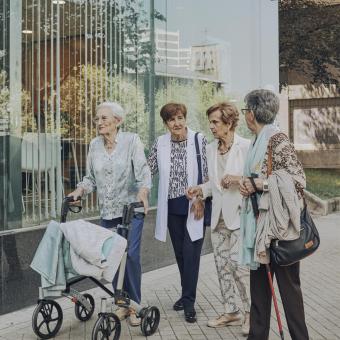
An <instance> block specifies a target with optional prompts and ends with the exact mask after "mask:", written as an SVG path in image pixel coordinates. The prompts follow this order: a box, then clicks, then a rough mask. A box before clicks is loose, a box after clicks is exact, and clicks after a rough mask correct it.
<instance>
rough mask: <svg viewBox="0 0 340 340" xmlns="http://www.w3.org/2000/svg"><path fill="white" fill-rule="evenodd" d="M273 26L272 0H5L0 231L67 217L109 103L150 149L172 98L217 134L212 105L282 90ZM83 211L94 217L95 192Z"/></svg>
mask: <svg viewBox="0 0 340 340" xmlns="http://www.w3.org/2000/svg"><path fill="white" fill-rule="evenodd" d="M277 24H278V23H277V1H270V0H268V1H267V0H266V1H261V0H244V1H242V2H240V1H238V0H228V1H222V0H211V1H209V2H206V1H195V0H188V1H181V0H171V1H167V0H160V1H154V0H23V1H19V0H10V1H9V0H0V28H1V29H0V32H1V36H0V138H1V145H0V153H1V162H0V181H1V182H0V192H1V197H0V206H1V207H0V219H1V226H0V231H1V230H7V229H15V228H20V227H25V226H33V225H37V224H41V223H45V222H46V221H48V220H49V219H51V218H54V217H56V216H57V215H58V214H59V210H60V205H61V200H62V198H63V196H65V195H66V194H67V193H69V192H70V191H72V190H73V189H74V188H75V185H76V183H77V182H79V181H80V179H81V178H82V176H84V174H85V171H86V153H87V149H88V145H89V142H90V140H91V139H92V138H93V137H94V136H95V135H96V130H95V126H94V124H93V122H92V119H93V116H94V115H95V108H96V106H97V105H98V104H99V103H101V102H102V101H104V100H112V101H118V102H120V103H121V104H122V106H123V107H124V108H125V109H126V110H127V111H128V117H127V120H126V122H125V124H124V126H123V128H124V129H125V130H129V131H134V132H137V133H139V135H140V136H141V138H142V140H143V142H144V144H145V151H146V153H147V152H148V149H149V147H150V145H151V143H153V141H154V139H155V137H156V136H158V135H159V134H161V133H164V131H165V130H164V126H163V123H162V121H161V119H160V118H159V110H160V108H161V106H162V105H164V104H165V103H166V102H168V101H180V102H183V103H185V104H186V105H187V107H188V109H189V116H188V120H189V125H190V126H191V127H192V128H193V129H196V130H200V131H203V132H204V133H205V134H206V135H207V136H208V138H209V139H210V138H211V136H210V134H209V129H208V124H207V120H206V117H205V111H206V109H207V107H208V106H209V105H211V104H213V103H215V102H217V101H220V100H224V99H229V100H232V101H234V102H236V103H237V105H241V99H242V97H243V95H244V94H245V93H246V92H247V91H248V90H250V89H253V88H257V87H260V86H268V85H269V86H271V87H272V88H274V89H277V87H278V51H277V44H278V42H277V40H278V31H277ZM240 131H241V133H242V134H245V133H246V129H245V128H244V124H241V126H240ZM155 199H156V197H153V203H155ZM84 205H85V209H84V216H90V215H96V214H97V213H98V211H97V202H96V195H95V194H93V195H91V197H88V199H87V200H86V201H85V203H84Z"/></svg>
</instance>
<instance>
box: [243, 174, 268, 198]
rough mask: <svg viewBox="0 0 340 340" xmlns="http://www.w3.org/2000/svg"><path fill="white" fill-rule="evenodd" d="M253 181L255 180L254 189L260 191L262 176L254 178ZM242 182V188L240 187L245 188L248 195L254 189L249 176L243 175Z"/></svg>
mask: <svg viewBox="0 0 340 340" xmlns="http://www.w3.org/2000/svg"><path fill="white" fill-rule="evenodd" d="M254 182H255V185H256V189H257V190H259V191H261V190H262V188H263V179H262V178H254ZM242 184H243V185H242V187H243V188H242V187H241V189H246V191H247V193H248V195H250V194H252V193H253V192H255V189H254V187H253V185H252V184H251V182H250V179H249V178H247V177H245V178H244V179H243V182H242ZM241 194H242V191H241ZM243 196H247V195H243Z"/></svg>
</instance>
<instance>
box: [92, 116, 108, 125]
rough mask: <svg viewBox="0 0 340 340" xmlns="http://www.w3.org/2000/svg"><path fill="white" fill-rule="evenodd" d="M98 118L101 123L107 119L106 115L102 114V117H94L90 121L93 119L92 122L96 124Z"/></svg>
mask: <svg viewBox="0 0 340 340" xmlns="http://www.w3.org/2000/svg"><path fill="white" fill-rule="evenodd" d="M100 120H101V121H102V122H103V123H105V122H107V121H108V120H109V118H108V117H106V116H104V117H94V118H93V120H92V121H93V123H94V124H98V123H99V121H100Z"/></svg>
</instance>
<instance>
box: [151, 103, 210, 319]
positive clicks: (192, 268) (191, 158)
mask: <svg viewBox="0 0 340 340" xmlns="http://www.w3.org/2000/svg"><path fill="white" fill-rule="evenodd" d="M160 115H161V117H162V119H163V122H164V124H165V126H166V127H167V129H168V130H169V132H168V133H167V134H165V135H162V136H160V137H158V138H157V140H156V141H155V143H154V145H153V147H152V149H151V152H150V155H149V158H148V164H149V166H150V169H151V173H152V175H155V174H156V173H159V186H158V206H157V218H156V230H155V237H156V239H158V240H160V241H163V242H165V241H166V234H167V229H168V230H169V234H170V238H171V241H172V245H173V248H174V252H175V256H176V261H177V265H178V269H179V272H180V277H181V286H182V294H181V297H180V298H179V299H178V301H176V302H175V304H174V306H173V308H174V310H177V311H179V310H184V315H185V320H186V321H187V322H196V311H195V308H194V304H195V300H196V287H197V281H198V272H199V264H200V256H201V249H202V245H203V240H204V232H205V228H204V226H203V212H204V203H203V202H202V200H200V199H197V200H194V201H193V202H191V201H190V202H189V201H188V199H187V198H186V196H185V192H186V189H187V188H188V187H189V186H193V185H196V184H197V181H198V164H197V157H196V148H195V136H196V134H195V132H194V131H192V130H190V129H189V128H188V127H187V124H186V115H187V109H186V107H185V105H183V104H177V103H169V104H166V105H164V106H163V107H162V109H161V112H160ZM197 137H198V142H199V147H200V154H201V157H202V174H203V180H204V181H206V180H207V174H208V171H207V160H206V143H207V141H206V138H205V137H204V136H203V135H202V134H198V135H197Z"/></svg>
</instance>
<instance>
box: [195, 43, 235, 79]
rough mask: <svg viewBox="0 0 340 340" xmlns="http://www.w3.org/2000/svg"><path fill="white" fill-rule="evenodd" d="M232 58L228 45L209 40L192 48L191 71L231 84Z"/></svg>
mask: <svg viewBox="0 0 340 340" xmlns="http://www.w3.org/2000/svg"><path fill="white" fill-rule="evenodd" d="M229 64H230V58H229V48H228V44H227V43H225V42H223V41H214V39H207V40H205V41H204V42H202V43H199V44H195V45H193V46H191V70H192V71H194V72H195V73H198V74H201V75H206V76H207V75H209V76H212V77H213V78H214V79H217V80H220V81H221V82H224V83H227V84H229V77H230V70H229Z"/></svg>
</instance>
